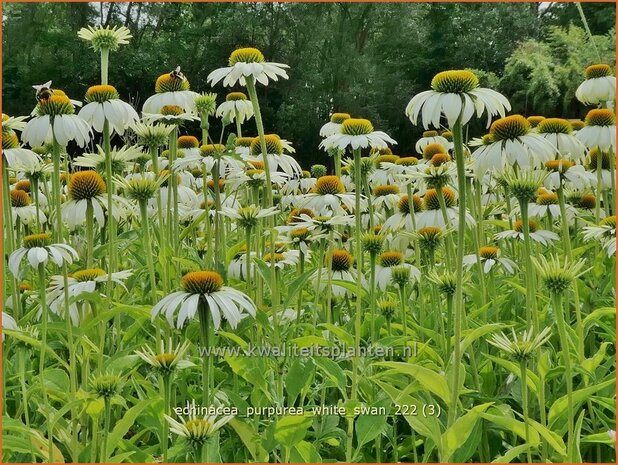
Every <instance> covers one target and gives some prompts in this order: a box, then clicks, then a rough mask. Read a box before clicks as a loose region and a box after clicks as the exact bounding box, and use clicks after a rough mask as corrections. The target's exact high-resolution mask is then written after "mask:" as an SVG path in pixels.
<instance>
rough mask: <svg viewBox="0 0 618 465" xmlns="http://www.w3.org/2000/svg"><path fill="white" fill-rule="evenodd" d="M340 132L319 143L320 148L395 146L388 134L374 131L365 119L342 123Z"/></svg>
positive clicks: (354, 148) (349, 119)
mask: <svg viewBox="0 0 618 465" xmlns="http://www.w3.org/2000/svg"><path fill="white" fill-rule="evenodd" d="M339 130H340V132H339V133H338V134H333V135H331V136H328V137H327V138H326V139H324V140H323V141H322V142H321V143H320V147H321V148H326V149H328V148H331V147H336V148H338V149H340V150H345V149H346V148H348V147H350V148H351V149H353V150H356V149H358V148H367V147H371V148H378V149H379V148H385V147H388V144H396V143H397V142H396V141H395V140H393V139H392V138H391V137H390V136H389V135H388V134H386V133H385V132H382V131H374V129H373V125H372V124H371V122H370V121H369V120H367V119H362V118H348V119H346V120H344V121H343V123H342V124H341V128H339Z"/></svg>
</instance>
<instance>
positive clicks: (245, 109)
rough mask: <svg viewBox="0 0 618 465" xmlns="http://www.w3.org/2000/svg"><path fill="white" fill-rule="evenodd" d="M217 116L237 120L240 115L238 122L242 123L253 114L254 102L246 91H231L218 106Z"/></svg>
mask: <svg viewBox="0 0 618 465" xmlns="http://www.w3.org/2000/svg"><path fill="white" fill-rule="evenodd" d="M216 116H217V117H219V118H223V119H224V120H227V121H236V118H237V117H238V122H239V123H240V124H242V123H244V122H245V120H249V118H251V117H252V116H253V104H252V103H251V100H249V99H247V96H246V95H245V94H244V93H242V92H230V93H229V94H227V95H226V96H225V102H223V103H222V104H221V105H219V107H218V108H217V112H216Z"/></svg>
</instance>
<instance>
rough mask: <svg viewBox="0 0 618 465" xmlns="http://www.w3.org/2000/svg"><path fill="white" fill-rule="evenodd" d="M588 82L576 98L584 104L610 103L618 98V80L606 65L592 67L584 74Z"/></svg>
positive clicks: (576, 92)
mask: <svg viewBox="0 0 618 465" xmlns="http://www.w3.org/2000/svg"><path fill="white" fill-rule="evenodd" d="M584 74H585V76H586V80H585V81H584V82H582V83H581V84H580V85H579V87H578V88H577V90H576V91H575V97H577V100H579V101H580V102H582V103H583V104H586V105H589V104H598V103H603V102H609V101H611V100H615V98H616V78H615V77H614V76H612V69H611V68H610V67H609V65H606V64H603V63H602V64H597V65H591V66H588V67H587V68H586V71H585V72H584Z"/></svg>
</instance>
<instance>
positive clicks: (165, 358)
mask: <svg viewBox="0 0 618 465" xmlns="http://www.w3.org/2000/svg"><path fill="white" fill-rule="evenodd" d="M190 346H191V343H190V342H189V341H185V342H183V343H182V344H180V345H176V346H174V343H173V341H172V340H171V339H170V340H169V341H168V343H167V346H166V345H165V342H164V341H160V345H159V347H157V348H156V352H155V350H153V349H152V348H151V347H150V346H147V345H146V346H144V347H142V349H141V350H136V351H135V353H136V354H137V356H138V357H139V358H141V359H142V360H143V361H144V362H146V363H147V364H148V365H150V366H151V367H152V369H153V370H155V371H156V372H159V373H161V374H163V375H167V374H170V373H171V372H173V371H174V370H182V369H183V368H189V367H192V366H194V364H193V363H192V362H190V361H189V360H186V359H184V358H183V357H184V356H185V354H186V353H187V351H188V350H189V347H190Z"/></svg>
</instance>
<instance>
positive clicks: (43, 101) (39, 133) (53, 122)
mask: <svg viewBox="0 0 618 465" xmlns="http://www.w3.org/2000/svg"><path fill="white" fill-rule="evenodd" d="M50 85H51V81H50ZM76 104H79V102H77V101H75V100H71V99H70V98H69V97H68V96H67V95H66V94H65V93H64V92H63V91H61V90H59V89H49V92H48V94H46V96H45V97H44V98H39V99H38V103H37V105H36V107H35V108H34V110H33V111H32V115H33V116H34V118H32V119H31V120H30V121H28V123H26V126H25V127H24V131H23V133H22V139H23V140H24V142H26V143H28V144H30V146H31V147H37V146H40V145H43V144H44V143H46V142H51V140H52V137H54V138H55V139H56V141H57V142H58V144H60V146H61V147H64V146H66V145H67V144H68V143H69V141H71V140H75V142H77V144H78V145H79V146H80V147H84V146H85V145H86V144H87V143H88V141H89V140H90V126H89V125H88V123H87V122H86V121H85V120H84V119H82V118H80V117H79V116H78V115H76V114H75V105H76Z"/></svg>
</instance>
